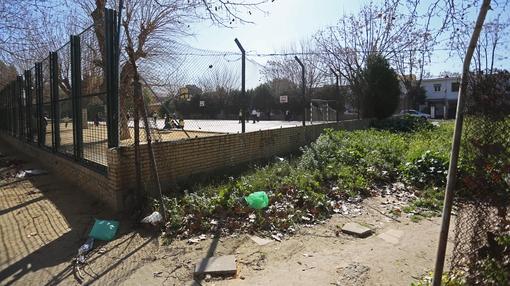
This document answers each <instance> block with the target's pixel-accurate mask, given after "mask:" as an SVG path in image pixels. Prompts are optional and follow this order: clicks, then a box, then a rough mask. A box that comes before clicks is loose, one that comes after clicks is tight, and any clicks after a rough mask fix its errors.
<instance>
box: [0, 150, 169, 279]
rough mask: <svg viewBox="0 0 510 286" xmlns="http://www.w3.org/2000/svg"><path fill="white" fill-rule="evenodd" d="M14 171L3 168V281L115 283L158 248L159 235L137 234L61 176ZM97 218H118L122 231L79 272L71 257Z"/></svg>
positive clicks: (10, 155)
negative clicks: (16, 174) (15, 175)
mask: <svg viewBox="0 0 510 286" xmlns="http://www.w3.org/2000/svg"><path fill="white" fill-rule="evenodd" d="M0 153H1V154H2V157H1V158H0V160H3V161H5V160H12V159H21V160H24V161H25V163H23V164H22V167H23V168H41V167H40V165H39V164H38V163H37V162H35V161H33V160H31V159H30V158H29V157H27V156H24V155H23V154H20V153H18V152H16V151H14V149H12V148H10V147H9V146H7V145H5V144H4V143H0ZM0 170H5V169H4V168H2V169H0ZM15 171H16V170H14V169H11V170H8V171H7V172H3V171H0V172H1V173H0V176H1V181H0V284H2V285H57V284H66V285H67V284H77V283H80V282H81V283H86V284H91V283H94V282H97V283H98V284H115V283H116V282H119V281H122V280H123V279H125V278H126V277H127V276H129V274H130V273H131V272H133V271H134V270H135V269H137V268H138V267H140V266H141V264H143V263H144V262H145V261H149V260H150V259H151V257H152V256H153V255H154V253H155V251H156V250H157V248H158V245H159V243H158V241H157V239H155V238H154V237H152V236H150V235H143V234H140V232H134V231H133V229H132V224H131V223H130V222H129V221H128V220H126V219H123V218H122V217H120V216H119V215H116V214H114V213H113V212H111V211H109V210H108V208H107V207H106V206H105V205H103V204H101V203H98V202H97V201H95V200H94V199H93V198H91V197H90V196H88V195H87V194H85V193H83V192H82V191H80V190H79V189H78V188H77V187H76V186H73V185H71V184H69V183H67V182H64V181H62V180H61V179H60V178H59V177H58V174H54V173H49V174H47V175H41V176H36V177H27V178H24V179H15V178H13V176H12V175H13V172H15ZM9 172H10V173H11V174H10V175H9ZM94 218H99V219H118V220H120V229H119V233H118V235H117V236H116V239H115V240H113V241H111V242H108V243H105V242H96V244H95V245H94V251H93V252H92V253H91V254H90V255H89V258H88V259H87V264H86V265H85V266H84V267H83V268H82V270H81V271H80V273H76V272H77V271H76V269H75V268H74V267H73V263H72V262H73V258H74V257H75V255H76V253H77V250H78V248H79V247H80V245H81V244H83V243H84V242H85V240H86V239H87V235H88V232H89V230H90V228H91V226H92V224H93V222H94Z"/></svg>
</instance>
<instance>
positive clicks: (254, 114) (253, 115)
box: [251, 109, 257, 123]
mask: <svg viewBox="0 0 510 286" xmlns="http://www.w3.org/2000/svg"><path fill="white" fill-rule="evenodd" d="M251 119H252V120H253V123H255V120H257V110H255V109H253V110H252V111H251Z"/></svg>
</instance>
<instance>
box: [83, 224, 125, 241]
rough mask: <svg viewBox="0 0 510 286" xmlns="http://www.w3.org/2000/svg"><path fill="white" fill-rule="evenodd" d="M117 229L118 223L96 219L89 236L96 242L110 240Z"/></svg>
mask: <svg viewBox="0 0 510 286" xmlns="http://www.w3.org/2000/svg"><path fill="white" fill-rule="evenodd" d="M118 228H119V222H118V221H116V220H101V219H96V222H95V223H94V226H93V227H92V229H91V230H90V233H89V236H90V237H93V238H95V239H98V240H112V239H113V238H114V237H115V234H116V233H117V229H118Z"/></svg>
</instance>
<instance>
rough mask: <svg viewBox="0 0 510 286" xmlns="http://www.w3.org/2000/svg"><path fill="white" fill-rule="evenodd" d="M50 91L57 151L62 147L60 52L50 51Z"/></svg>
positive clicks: (53, 131)
mask: <svg viewBox="0 0 510 286" xmlns="http://www.w3.org/2000/svg"><path fill="white" fill-rule="evenodd" d="M50 74H51V75H50V93H51V117H52V118H51V119H52V127H53V130H52V138H53V141H52V148H53V152H56V151H57V150H58V149H59V147H60V111H59V109H60V108H59V107H60V106H59V101H58V98H59V94H58V54H57V53H56V52H52V53H50Z"/></svg>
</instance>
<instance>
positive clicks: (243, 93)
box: [234, 38, 246, 133]
mask: <svg viewBox="0 0 510 286" xmlns="http://www.w3.org/2000/svg"><path fill="white" fill-rule="evenodd" d="M234 42H236V45H237V47H238V48H239V50H241V54H242V56H241V98H240V100H239V103H240V105H241V132H242V133H244V132H245V131H246V106H245V100H246V98H245V97H246V52H245V50H244V48H243V46H242V45H241V43H240V42H239V40H238V39H237V38H236V39H234Z"/></svg>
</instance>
